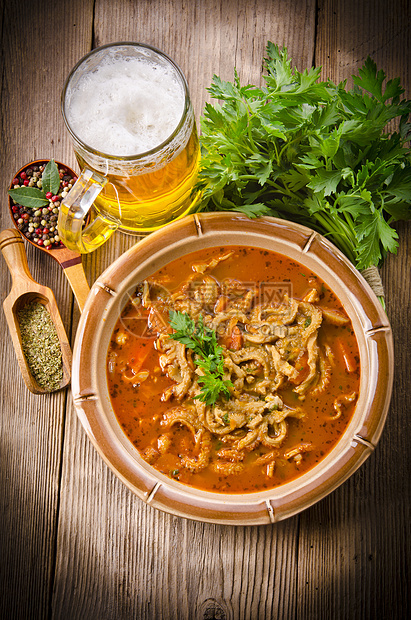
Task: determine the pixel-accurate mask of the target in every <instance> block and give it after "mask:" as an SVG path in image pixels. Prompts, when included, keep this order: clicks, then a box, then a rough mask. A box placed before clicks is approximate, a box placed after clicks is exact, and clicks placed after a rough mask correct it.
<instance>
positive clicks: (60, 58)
mask: <svg viewBox="0 0 411 620" xmlns="http://www.w3.org/2000/svg"><path fill="white" fill-rule="evenodd" d="M16 5H18V6H16ZM408 11H409V4H408V3H407V2H406V0H399V1H398V2H395V0H391V1H387V0H385V1H383V0H375V1H374V2H361V1H360V2H354V1H353V0H346V1H345V2H343V1H342V0H317V2H315V1H314V0H308V1H307V2H305V1H303V0H299V1H298V0H297V1H295V2H290V1H289V0H248V1H247V0H192V1H190V0H151V1H150V0H95V2H94V1H91V0H71V1H70V2H69V1H68V0H61V1H60V2H58V3H54V2H51V1H47V0H45V1H44V0H43V2H40V1H39V0H34V1H33V0H19V1H18V2H13V0H0V19H1V20H2V21H1V29H0V33H1V35H0V36H1V46H0V49H1V52H0V53H1V54H2V56H1V60H2V61H3V67H4V69H3V73H2V89H1V97H2V98H1V106H2V118H1V125H0V131H1V146H2V148H1V149H0V161H1V170H2V173H3V177H2V185H1V192H2V200H3V205H4V206H3V208H2V209H1V212H0V217H1V218H2V219H1V225H2V228H5V227H8V226H9V221H8V217H9V216H8V212H7V209H6V190H7V185H8V182H9V180H10V178H11V176H12V175H13V174H14V171H15V170H16V169H17V168H19V167H20V166H21V165H22V164H24V163H25V162H26V161H30V160H32V159H34V158H36V157H49V156H51V155H53V156H54V157H55V158H57V159H59V160H60V161H63V162H65V163H67V164H68V165H71V166H72V167H74V168H75V169H76V164H75V161H74V155H73V152H72V149H71V146H70V143H69V140H68V136H67V133H66V132H65V130H64V126H63V121H62V118H61V114H60V91H61V87H62V84H63V82H64V78H65V77H66V76H67V74H68V72H69V70H70V69H71V67H72V66H73V65H74V64H75V62H77V60H79V59H80V58H81V56H83V55H84V54H85V53H86V52H87V51H89V49H91V47H92V46H98V45H101V44H104V43H108V42H110V41H119V40H133V41H142V42H146V43H150V44H153V45H155V46H157V47H159V48H161V49H162V50H164V51H165V52H167V53H169V54H170V55H171V56H172V57H173V58H174V59H175V60H176V61H177V62H178V64H179V65H180V66H181V68H182V69H183V71H184V73H185V75H186V77H187V79H188V83H189V87H190V91H191V95H192V99H193V103H194V107H195V111H196V116H197V120H198V119H199V117H200V114H201V110H202V108H203V106H204V102H205V101H206V100H207V99H208V95H207V92H206V87H207V86H209V84H210V83H211V79H212V76H213V73H216V74H218V75H220V76H221V77H222V78H223V79H228V80H231V79H232V77H233V69H234V67H235V66H236V67H237V70H238V73H239V75H240V79H241V81H242V82H250V83H261V61H262V57H263V55H264V50H265V46H266V43H267V40H269V39H270V40H272V41H273V42H275V43H278V44H280V45H286V46H287V47H288V49H289V52H290V54H291V55H292V58H293V64H295V65H296V66H297V67H298V68H299V69H303V68H305V67H308V66H310V65H311V64H312V63H313V62H315V63H316V64H321V65H323V67H324V73H325V74H326V75H327V76H329V77H331V78H332V79H334V80H342V79H345V78H349V75H350V74H351V73H352V72H353V71H354V70H355V69H356V68H357V67H358V66H359V64H361V63H362V62H363V60H364V59H365V57H366V56H367V55H368V54H371V55H372V56H374V58H375V60H376V62H377V63H378V65H379V66H381V67H382V68H384V69H385V71H386V72H387V73H388V74H389V75H390V77H396V76H397V75H398V76H400V77H401V79H402V81H403V83H404V85H406V86H407V88H408V89H409V86H410V76H409V65H408V58H409V53H408V52H409V45H410V43H409V24H408V26H407V19H408V21H409V12H408ZM27 15H31V16H32V17H31V19H30V21H29V20H28V19H23V18H22V16H27ZM408 95H410V92H409V90H408ZM399 233H400V237H401V246H400V250H399V253H398V256H395V257H394V256H390V257H389V258H388V260H387V261H386V263H385V266H384V268H383V271H382V275H383V280H384V285H385V290H386V295H387V312H388V316H389V318H390V320H391V323H392V327H393V332H394V337H395V343H396V344H395V349H396V358H395V359H396V361H395V385H394V393H393V399H392V405H391V408H390V412H389V415H388V419H387V424H386V427H385V429H384V432H383V435H382V438H381V441H380V444H379V445H378V447H377V449H376V451H375V453H374V454H373V455H372V456H371V457H370V458H369V459H368V461H367V462H366V463H365V464H364V465H363V466H362V467H361V468H360V470H359V471H358V472H356V474H354V475H353V476H352V477H351V478H350V479H349V480H348V481H347V482H346V483H345V484H344V485H342V486H341V487H340V488H339V489H338V490H337V491H335V492H334V493H333V494H332V495H330V496H329V497H327V498H325V499H324V500H323V501H321V502H320V503H319V504H317V505H315V506H313V507H312V508H310V509H309V510H307V511H305V512H304V513H302V514H301V515H299V516H296V517H293V518H291V519H288V520H287V521H285V522H281V523H278V524H274V525H273V526H261V527H250V528H244V527H231V526H230V527H224V526H217V525H211V524H202V523H197V522H192V521H188V520H185V519H180V518H177V517H174V516H172V515H168V514H164V513H161V512H158V511H156V510H155V509H153V508H151V507H150V506H147V505H145V504H144V503H143V502H141V501H140V500H139V499H137V498H136V497H135V496H134V495H133V494H132V493H131V492H129V491H128V490H127V488H126V487H125V486H124V485H123V484H122V483H121V482H119V480H118V479H117V478H116V477H115V476H114V475H113V474H112V472H111V471H110V470H109V469H108V468H107V466H106V465H105V464H104V462H103V461H102V459H101V458H100V456H99V455H98V454H97V453H96V451H95V450H94V448H93V447H92V445H91V443H90V442H89V440H88V439H87V437H86V435H85V433H84V430H83V428H82V427H81V424H80V422H79V421H78V419H77V416H76V413H75V411H74V408H73V405H72V402H71V396H70V395H69V394H68V393H64V392H63V393H60V394H53V395H51V396H50V397H46V398H45V397H44V396H36V395H32V394H29V393H28V392H27V391H26V390H25V387H24V384H23V382H22V380H21V377H20V376H19V371H18V368H17V364H16V362H15V360H14V358H13V351H12V346H11V341H10V339H9V336H8V334H7V328H6V324H5V320H4V316H3V314H2V313H1V316H0V329H1V330H2V332H1V333H2V334H5V335H4V337H3V338H2V339H1V340H0V356H1V361H2V375H1V390H0V407H1V416H0V441H1V472H0V488H1V500H0V505H1V508H0V553H1V560H2V562H1V564H0V587H1V591H2V596H1V597H0V618H3V617H4V618H11V619H14V618H16V619H18V620H20V618H50V619H62V620H65V619H68V618H70V620H72V619H74V620H77V619H81V620H82V619H83V618H87V619H91V620H123V619H124V620H128V619H131V618H136V619H137V618H138V619H139V620H140V619H146V620H151V619H152V618H164V619H178V620H191V619H194V618H195V619H196V620H197V619H198V620H211V619H217V618H218V619H224V620H228V619H235V620H237V619H241V620H250V619H251V620H254V619H256V620H260V619H262V620H268V619H271V618H278V619H280V620H289V619H290V620H291V619H294V618H296V619H297V618H298V620H300V619H301V620H305V619H307V620H311V619H315V620H317V619H319V620H322V619H324V620H329V619H332V620H343V619H344V620H346V619H347V618H349V619H350V620H351V619H354V620H356V619H358V620H363V619H368V618H379V619H383V620H384V619H388V618H390V619H391V618H395V619H396V620H397V619H399V620H402V618H407V617H408V615H409V612H410V603H409V593H408V583H409V573H408V571H409V564H408V563H409V559H410V557H409V551H410V548H409V542H408V541H409V540H410V534H411V532H410V514H409V506H410V503H409V502H410V498H409V479H410V466H409V458H408V446H409V442H410V430H409V425H408V426H407V421H406V414H407V412H408V411H409V398H408V399H407V390H409V378H408V377H409V371H408V368H409V364H410V360H409V350H410V342H409V335H410V327H409V316H410V299H411V296H410V266H411V265H410V250H411V248H410V227H409V226H407V225H402V226H400V227H399ZM134 242H135V238H134V237H131V236H126V235H122V234H116V235H115V236H113V237H112V238H111V239H110V240H109V241H108V243H106V244H105V245H104V246H103V247H102V248H99V250H97V251H96V252H94V253H93V254H90V255H87V256H85V257H84V258H83V264H84V268H85V271H86V275H87V278H88V281H89V283H90V284H91V283H92V282H93V281H94V280H95V279H96V278H97V277H98V276H99V275H100V274H101V273H102V272H103V271H104V269H105V268H106V267H107V266H108V265H110V264H111V263H112V262H113V261H114V260H115V259H116V258H117V257H118V256H119V255H120V254H121V253H122V252H124V251H125V250H126V249H127V248H129V247H130V246H131V245H132V244H133V243H134ZM27 254H28V261H29V265H30V269H31V272H32V274H33V277H35V279H37V280H38V281H40V282H41V283H42V284H45V285H47V286H50V287H51V288H52V289H53V291H54V293H55V295H56V298H57V302H58V305H59V308H60V312H61V314H62V318H63V322H64V323H65V326H66V329H67V332H68V333H71V336H72V340H73V337H74V334H75V330H76V326H77V322H78V318H79V312H78V309H77V306H76V304H75V303H74V302H73V296H72V293H71V291H70V288H69V286H68V284H67V282H66V280H65V278H64V275H63V273H62V270H61V268H60V267H59V266H58V265H57V264H56V263H55V262H54V261H53V260H51V258H50V257H47V256H46V255H44V253H42V252H38V251H36V250H35V248H33V247H28V248H27ZM0 278H1V283H2V289H3V291H4V297H5V296H6V294H7V292H8V290H9V287H10V278H9V276H8V273H7V269H6V266H5V264H4V261H2V262H1V263H0Z"/></svg>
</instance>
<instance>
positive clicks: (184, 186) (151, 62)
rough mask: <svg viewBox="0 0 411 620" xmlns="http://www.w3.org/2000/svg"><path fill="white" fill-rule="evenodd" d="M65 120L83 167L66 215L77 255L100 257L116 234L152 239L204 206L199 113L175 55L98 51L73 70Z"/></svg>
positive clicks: (117, 48)
mask: <svg viewBox="0 0 411 620" xmlns="http://www.w3.org/2000/svg"><path fill="white" fill-rule="evenodd" d="M62 113H63V118H64V121H65V124H66V127H67V129H68V131H69V133H70V136H71V139H72V142H73V146H74V151H75V155H76V158H77V161H78V164H79V166H80V169H81V174H80V175H79V178H78V180H77V181H76V183H75V184H74V185H73V187H72V188H71V189H70V190H69V191H68V193H67V195H66V196H65V197H64V199H63V201H62V203H61V205H60V210H59V217H58V232H59V235H60V238H61V240H62V241H63V243H64V244H65V245H66V246H67V247H68V248H70V249H72V250H75V251H77V252H81V253H87V252H92V251H93V250H95V249H96V248H97V247H99V246H100V245H101V244H102V243H104V242H105V241H106V240H107V239H108V238H109V237H110V236H111V234H112V233H113V232H114V231H115V230H121V231H123V232H128V233H131V234H140V235H144V234H147V233H150V232H152V231H154V230H156V229H158V228H160V227H161V226H163V225H165V224H167V223H168V222H171V221H173V220H175V219H177V218H180V217H183V216H184V215H186V214H188V213H190V212H191V211H192V210H193V209H194V208H195V205H196V201H197V200H198V197H195V196H194V186H195V181H196V175H197V170H198V164H199V159H200V148H199V141H198V135H197V130H196V124H195V118H194V112H193V106H192V104H191V101H190V95H189V91H188V86H187V82H186V79H185V77H184V75H183V74H182V72H181V70H180V69H179V67H178V66H177V65H176V64H175V63H174V62H173V61H172V60H171V59H170V58H169V57H168V56H167V55H166V54H164V53H162V52H160V51H159V50H157V49H155V48H153V47H151V46H149V45H144V44H139V43H128V42H127V43H113V44H109V45H104V46H102V47H99V48H96V49H95V50H93V51H91V52H90V53H89V54H87V55H86V56H85V57H84V58H82V59H81V60H80V61H79V62H78V63H77V65H76V66H75V67H74V69H73V70H72V71H71V73H70V75H69V77H68V79H67V81H66V84H65V86H64V89H63V93H62Z"/></svg>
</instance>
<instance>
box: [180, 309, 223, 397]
mask: <svg viewBox="0 0 411 620" xmlns="http://www.w3.org/2000/svg"><path fill="white" fill-rule="evenodd" d="M170 325H171V327H172V328H173V329H174V330H175V331H174V333H172V334H170V338H172V339H173V340H178V341H179V342H181V343H182V344H184V345H185V346H186V347H187V348H188V349H192V350H193V352H194V354H195V355H194V363H195V365H196V366H197V367H198V368H201V370H202V371H203V373H204V374H202V375H199V377H198V383H199V384H200V385H201V386H202V387H201V391H200V394H199V395H198V396H196V398H198V399H199V400H201V401H203V402H204V403H206V404H207V405H213V404H214V403H215V402H216V401H217V399H218V398H219V396H222V397H225V398H229V396H230V390H229V388H230V387H232V383H231V381H226V380H224V379H223V375H224V360H223V355H222V347H221V346H220V345H219V344H218V342H217V336H216V333H215V331H214V330H213V329H210V328H209V327H207V326H206V325H204V319H203V317H202V315H200V316H199V318H198V321H197V323H196V322H195V321H194V320H193V319H192V318H191V317H190V316H189V315H188V314H187V313H186V312H175V311H174V310H171V311H170Z"/></svg>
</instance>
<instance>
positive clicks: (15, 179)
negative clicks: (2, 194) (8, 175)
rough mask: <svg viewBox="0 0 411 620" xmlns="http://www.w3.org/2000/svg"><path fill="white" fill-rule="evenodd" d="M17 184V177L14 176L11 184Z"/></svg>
mask: <svg viewBox="0 0 411 620" xmlns="http://www.w3.org/2000/svg"><path fill="white" fill-rule="evenodd" d="M18 184H19V180H18V178H17V177H14V179H13V185H18Z"/></svg>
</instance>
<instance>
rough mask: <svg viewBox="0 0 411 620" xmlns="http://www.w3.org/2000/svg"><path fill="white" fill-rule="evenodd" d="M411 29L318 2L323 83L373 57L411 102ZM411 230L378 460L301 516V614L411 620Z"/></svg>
mask: <svg viewBox="0 0 411 620" xmlns="http://www.w3.org/2000/svg"><path fill="white" fill-rule="evenodd" d="M408 7H409V5H408ZM409 23H410V21H409V8H408V9H407V8H406V6H405V3H403V4H402V3H401V2H398V3H394V2H391V3H389V2H388V3H382V2H381V3H380V2H364V3H361V2H354V1H349V2H347V1H344V2H342V1H340V0H326V1H324V2H320V3H319V16H318V29H317V44H316V56H315V63H316V64H317V65H322V66H323V76H324V77H330V78H331V79H333V80H334V81H336V82H338V81H341V80H343V79H346V78H350V75H351V74H352V73H354V72H356V71H357V69H358V67H359V66H361V65H362V64H363V62H364V61H365V59H366V57H367V56H368V55H371V56H372V57H373V58H374V60H375V61H376V63H377V66H378V68H379V69H380V68H383V69H384V70H385V71H386V73H387V74H388V77H389V78H395V77H397V76H399V77H401V81H402V84H403V86H404V87H406V88H407V91H408V92H407V93H406V96H407V95H408V97H409V95H410V90H409V88H410V80H409V77H410V76H409V65H408V59H409V54H408V51H409ZM348 82H349V84H351V85H352V80H351V79H349V80H348ZM410 232H411V229H410V226H409V225H401V226H399V233H400V250H399V252H398V256H390V257H389V258H388V259H387V261H386V263H385V265H384V268H383V270H382V277H383V282H384V285H385V292H386V301H387V312H388V316H389V319H390V321H391V325H392V329H393V334H394V341H395V351H396V356H395V382H394V391H393V398H392V403H391V407H390V411H389V414H388V419H387V423H386V426H385V429H384V432H383V435H382V438H381V440H380V443H379V445H378V446H377V449H376V451H375V453H374V454H373V455H372V456H371V457H370V458H369V459H368V461H367V462H366V463H365V464H364V465H363V466H362V467H361V468H360V470H359V471H358V472H356V474H354V476H353V477H352V478H351V479H350V480H348V481H347V482H346V483H345V484H344V485H343V486H342V487H341V488H340V489H338V490H337V491H336V492H335V493H333V494H332V495H331V496H329V497H328V498H326V499H325V500H323V501H322V502H320V503H319V504H318V505H316V506H314V507H313V508H311V509H310V510H309V511H307V512H305V513H303V514H302V515H301V518H300V529H299V546H298V574H299V587H298V592H299V595H298V600H299V607H298V616H299V617H303V618H334V619H336V620H338V619H341V620H342V619H345V618H350V619H353V620H354V619H357V618H358V619H361V618H373V617H374V618H377V617H378V618H391V617H392V618H405V617H406V616H407V609H408V605H409V594H408V591H407V558H408V561H409V551H410V548H409V546H408V549H404V541H407V540H409V537H410V533H411V532H410V524H409V514H408V511H409V503H408V502H409V480H410V474H411V472H410V464H409V458H408V449H409V444H410V439H411V436H410V427H409V425H407V423H406V415H407V409H406V407H405V402H406V390H407V387H406V386H407V383H408V385H409V372H408V368H409V363H410V359H409V351H410V347H409V341H410V325H409V316H410V309H411V308H410V299H411V291H410V273H411V269H410V267H411V263H410V237H411V236H410ZM407 515H408V516H407ZM408 611H409V609H408Z"/></svg>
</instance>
